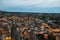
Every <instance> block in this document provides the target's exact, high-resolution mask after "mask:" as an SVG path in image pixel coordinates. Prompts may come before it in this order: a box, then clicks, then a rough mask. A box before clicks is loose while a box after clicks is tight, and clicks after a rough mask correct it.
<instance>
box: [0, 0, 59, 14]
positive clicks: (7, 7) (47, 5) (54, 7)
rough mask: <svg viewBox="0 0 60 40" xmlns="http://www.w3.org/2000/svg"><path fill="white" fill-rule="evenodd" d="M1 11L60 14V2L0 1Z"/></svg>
mask: <svg viewBox="0 0 60 40" xmlns="http://www.w3.org/2000/svg"><path fill="white" fill-rule="evenodd" d="M0 10H4V11H16V12H42V13H43V12H45V13H60V0H0Z"/></svg>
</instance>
